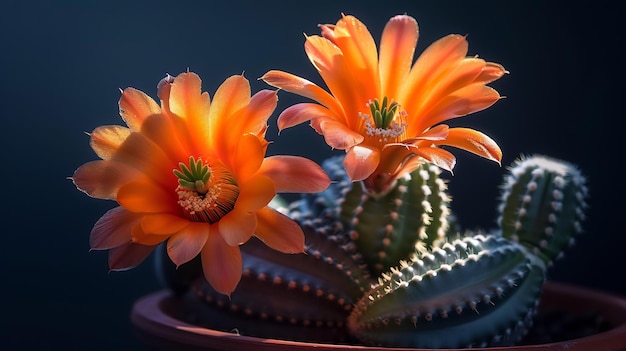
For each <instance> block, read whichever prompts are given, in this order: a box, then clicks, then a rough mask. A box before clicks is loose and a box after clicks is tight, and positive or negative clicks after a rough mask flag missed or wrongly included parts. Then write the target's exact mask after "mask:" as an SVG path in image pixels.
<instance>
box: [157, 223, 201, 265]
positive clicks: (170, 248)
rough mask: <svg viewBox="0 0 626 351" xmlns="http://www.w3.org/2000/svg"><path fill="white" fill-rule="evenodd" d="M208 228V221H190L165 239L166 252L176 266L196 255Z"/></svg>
mask: <svg viewBox="0 0 626 351" xmlns="http://www.w3.org/2000/svg"><path fill="white" fill-rule="evenodd" d="M209 228H210V225H209V224H208V223H204V222H190V223H189V225H187V226H186V227H184V228H183V229H181V230H180V231H179V232H178V233H176V234H174V235H172V237H171V238H169V240H167V254H168V256H169V257H170V259H171V260H172V262H174V264H176V266H177V267H178V266H180V265H181V264H184V263H187V262H189V261H191V260H192V259H193V258H195V257H196V256H198V254H199V253H200V251H202V248H203V247H204V244H205V243H206V242H207V239H208V237H209V234H210V233H209Z"/></svg>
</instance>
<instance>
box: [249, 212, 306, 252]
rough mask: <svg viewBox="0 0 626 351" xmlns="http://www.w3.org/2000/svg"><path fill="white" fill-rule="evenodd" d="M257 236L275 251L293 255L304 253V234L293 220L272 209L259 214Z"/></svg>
mask: <svg viewBox="0 0 626 351" xmlns="http://www.w3.org/2000/svg"><path fill="white" fill-rule="evenodd" d="M257 218H258V221H259V222H258V224H257V227H256V231H255V235H256V236H257V237H258V238H259V239H261V240H262V241H263V242H264V243H265V245H267V246H269V247H271V248H272V249H274V250H277V251H280V252H284V253H288V254H293V253H301V252H304V233H303V232H302V228H300V226H299V225H298V224H297V223H296V222H295V221H293V220H292V219H291V218H289V217H287V216H285V215H284V214H282V213H280V212H278V211H276V210H274V209H272V208H270V207H264V208H262V209H260V210H259V211H258V212H257Z"/></svg>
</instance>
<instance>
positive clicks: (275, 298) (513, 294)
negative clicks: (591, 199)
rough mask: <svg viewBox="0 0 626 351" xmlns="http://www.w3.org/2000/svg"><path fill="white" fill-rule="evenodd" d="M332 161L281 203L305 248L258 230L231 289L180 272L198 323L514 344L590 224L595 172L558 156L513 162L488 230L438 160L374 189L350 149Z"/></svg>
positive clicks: (353, 339) (285, 334) (412, 341)
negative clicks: (361, 178)
mask: <svg viewBox="0 0 626 351" xmlns="http://www.w3.org/2000/svg"><path fill="white" fill-rule="evenodd" d="M323 167H324V168H325V170H326V171H327V173H328V174H329V175H330V176H331V178H334V180H335V181H334V182H333V184H332V185H331V186H330V187H329V188H328V189H327V190H326V191H324V192H322V193H319V194H315V195H304V196H303V197H302V198H301V199H299V200H297V201H294V202H292V203H290V204H286V203H277V205H276V207H277V208H279V209H281V210H282V211H285V213H287V214H289V215H290V216H291V217H292V218H294V219H295V220H297V221H298V223H299V224H300V225H301V226H302V227H303V229H304V231H305V235H306V249H305V251H306V253H305V254H303V255H300V256H293V255H286V254H281V253H278V252H276V251H272V250H270V249H268V248H267V247H265V246H264V245H262V244H259V242H258V241H256V240H251V241H249V242H247V243H246V244H244V245H243V246H242V252H243V255H244V274H243V276H242V280H241V282H240V285H239V286H238V288H237V290H235V292H233V294H232V296H231V297H230V299H229V298H228V297H226V296H223V295H221V294H219V293H217V292H216V291H214V290H213V289H212V288H211V287H210V285H209V284H208V283H206V281H204V279H203V278H202V277H201V275H197V278H196V279H195V280H192V281H191V283H185V284H186V285H187V291H186V292H185V291H182V290H181V289H180V286H181V284H182V283H181V281H182V280H183V279H184V281H185V282H189V277H188V274H189V272H195V270H193V269H189V268H188V267H187V269H185V267H184V265H183V267H181V269H179V270H178V271H175V272H170V274H172V275H170V276H169V278H168V279H167V280H166V281H167V282H168V284H169V285H170V286H171V287H176V291H178V292H180V293H181V299H184V301H185V303H186V305H187V306H188V308H189V309H190V311H193V312H194V313H193V320H192V321H193V322H194V323H197V324H200V325H203V326H206V327H210V328H214V329H220V330H228V331H230V330H237V331H238V332H239V333H241V334H244V335H250V336H258V337H264V338H280V339H288V340H298V341H309V342H327V343H344V344H360V345H378V346H386V347H421V348H461V347H484V346H496V345H498V346H506V345H513V344H516V343H518V342H520V341H521V340H522V338H523V337H524V335H525V334H526V332H527V331H528V329H529V328H530V327H531V326H532V323H533V317H534V315H535V313H536V308H537V305H538V301H539V296H540V293H541V287H542V284H543V282H544V280H545V275H546V270H547V269H548V267H549V266H550V265H552V264H553V262H554V260H555V259H557V258H559V257H560V256H562V253H563V250H564V249H565V248H566V247H567V246H568V245H571V243H573V238H574V236H575V235H577V234H578V233H580V232H581V231H582V229H581V222H582V221H583V220H584V211H585V208H586V204H585V198H586V197H587V188H586V185H585V179H584V177H583V176H582V175H581V173H580V172H579V171H578V170H577V169H576V168H575V167H574V166H572V165H571V164H569V163H566V162H563V161H559V160H555V159H550V158H547V157H542V156H531V157H523V158H521V159H519V160H517V161H516V162H515V163H514V164H513V165H512V167H511V168H510V169H509V173H508V175H507V176H506V177H505V180H504V182H503V186H502V196H501V203H500V205H499V206H498V209H497V211H498V221H497V222H498V228H496V229H494V230H491V231H488V232H465V233H461V232H459V230H458V229H457V227H456V225H452V224H451V221H452V218H453V216H452V214H451V213H450V209H449V203H450V199H451V198H450V196H449V195H448V194H447V186H446V183H445V181H443V179H442V178H440V174H439V170H438V169H437V168H436V167H434V166H432V165H428V164H425V165H422V166H421V167H420V168H418V169H417V170H415V171H414V172H412V173H411V174H409V175H407V176H406V177H404V178H401V179H398V180H397V181H396V184H394V185H393V186H392V187H391V188H390V189H389V191H387V192H385V193H384V194H377V195H372V194H368V193H367V192H366V191H365V190H364V188H363V187H362V186H361V184H360V183H358V182H357V183H351V182H349V181H348V180H347V177H346V175H345V172H344V171H343V168H342V167H341V159H340V158H331V159H329V160H327V161H326V162H325V163H324V164H323ZM161 262H162V263H161V264H162V265H164V264H165V260H162V261H161ZM193 264H195V263H193V262H192V263H189V265H193ZM161 269H164V267H161ZM183 285H184V284H183ZM190 318H191V317H190Z"/></svg>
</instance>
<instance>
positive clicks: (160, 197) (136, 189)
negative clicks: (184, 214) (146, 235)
mask: <svg viewBox="0 0 626 351" xmlns="http://www.w3.org/2000/svg"><path fill="white" fill-rule="evenodd" d="M177 201H178V197H177V195H176V193H175V192H174V190H173V189H172V191H165V190H164V189H163V188H162V187H160V186H158V185H156V184H155V183H154V182H152V181H151V180H150V179H148V178H143V179H142V180H138V181H134V182H130V183H127V184H125V185H124V186H122V187H120V189H119V190H118V192H117V202H118V203H119V204H120V205H122V206H124V208H126V209H127V210H129V211H131V212H138V213H160V212H167V213H178V212H179V211H180V207H179V206H178V203H177Z"/></svg>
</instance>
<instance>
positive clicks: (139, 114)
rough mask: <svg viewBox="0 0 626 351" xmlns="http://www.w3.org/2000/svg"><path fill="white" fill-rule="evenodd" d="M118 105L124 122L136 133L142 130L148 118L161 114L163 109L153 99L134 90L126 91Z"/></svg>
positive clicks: (128, 89) (127, 89)
mask: <svg viewBox="0 0 626 351" xmlns="http://www.w3.org/2000/svg"><path fill="white" fill-rule="evenodd" d="M118 104H119V107H120V115H121V116H122V118H123V119H124V122H126V124H127V125H128V126H129V127H130V129H132V130H134V131H139V130H141V124H142V123H143V121H144V120H145V119H146V118H148V117H149V116H152V115H155V114H159V113H161V108H160V107H159V105H158V104H157V103H156V102H155V101H154V100H153V99H152V98H151V97H149V96H148V95H146V94H145V93H143V92H142V91H139V90H137V89H134V88H126V89H124V91H123V92H122V97H120V101H119V103H118Z"/></svg>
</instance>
